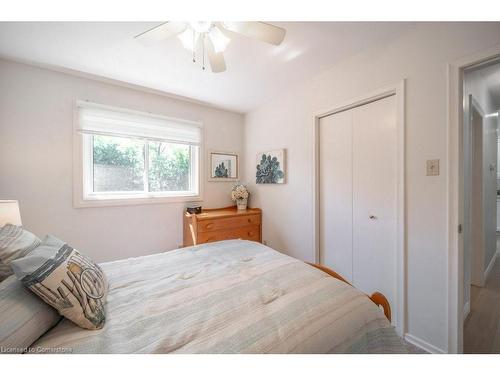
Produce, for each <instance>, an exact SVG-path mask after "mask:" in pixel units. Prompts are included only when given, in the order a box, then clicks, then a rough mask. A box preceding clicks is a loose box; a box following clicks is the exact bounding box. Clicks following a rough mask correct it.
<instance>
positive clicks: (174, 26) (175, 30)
mask: <svg viewBox="0 0 500 375" xmlns="http://www.w3.org/2000/svg"><path fill="white" fill-rule="evenodd" d="M186 27H187V24H186V23H185V22H165V23H162V24H161V25H158V26H155V27H153V28H152V29H149V30H147V31H144V32H143V33H141V34H139V35H136V36H135V39H137V40H138V41H140V42H141V43H143V44H145V45H150V44H153V43H154V42H159V41H160V40H164V39H167V38H169V37H171V36H174V35H177V34H179V33H181V32H183V31H184V30H186Z"/></svg>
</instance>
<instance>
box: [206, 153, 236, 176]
mask: <svg viewBox="0 0 500 375" xmlns="http://www.w3.org/2000/svg"><path fill="white" fill-rule="evenodd" d="M208 166H209V170H208V173H209V175H208V180H209V181H238V176H239V170H238V169H239V155H238V154H237V153H235V152H223V151H210V152H209V153H208Z"/></svg>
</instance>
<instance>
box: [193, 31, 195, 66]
mask: <svg viewBox="0 0 500 375" xmlns="http://www.w3.org/2000/svg"><path fill="white" fill-rule="evenodd" d="M195 41H196V34H195V31H194V30H193V62H194V63H195V62H196V45H195V44H194V43H195Z"/></svg>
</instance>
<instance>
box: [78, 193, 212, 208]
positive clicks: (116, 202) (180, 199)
mask: <svg viewBox="0 0 500 375" xmlns="http://www.w3.org/2000/svg"><path fill="white" fill-rule="evenodd" d="M202 200H203V198H202V197H201V195H184V196H170V197H165V196H157V197H154V196H153V197H144V196H142V197H126V198H125V197H117V198H104V197H101V198H97V197H96V198H87V199H78V198H77V199H75V200H74V202H73V205H74V207H75V208H87V207H108V206H134V205H144V204H167V203H185V202H199V201H202Z"/></svg>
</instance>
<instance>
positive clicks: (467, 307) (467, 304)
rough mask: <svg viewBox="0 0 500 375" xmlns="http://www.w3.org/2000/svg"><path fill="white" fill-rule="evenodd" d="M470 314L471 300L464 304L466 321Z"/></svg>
mask: <svg viewBox="0 0 500 375" xmlns="http://www.w3.org/2000/svg"><path fill="white" fill-rule="evenodd" d="M469 314H470V301H469V302H467V303H466V304H465V306H464V322H465V319H467V317H468V316H469Z"/></svg>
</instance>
